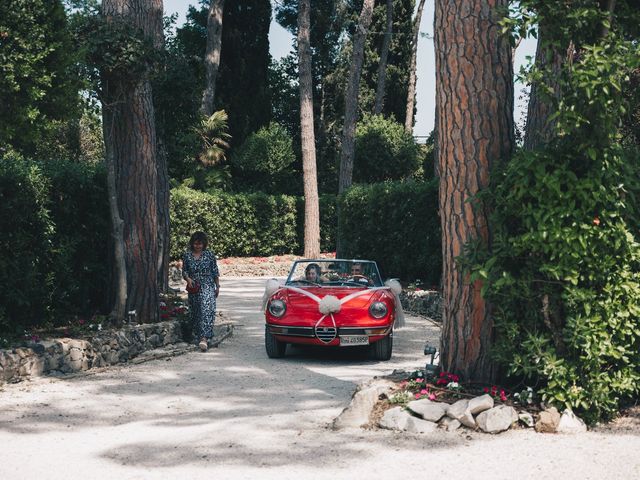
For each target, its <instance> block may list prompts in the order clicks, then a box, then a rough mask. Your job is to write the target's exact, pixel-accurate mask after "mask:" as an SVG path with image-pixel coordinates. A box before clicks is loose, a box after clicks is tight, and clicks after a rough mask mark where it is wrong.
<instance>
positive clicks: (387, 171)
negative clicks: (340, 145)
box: [353, 115, 420, 183]
mask: <svg viewBox="0 0 640 480" xmlns="http://www.w3.org/2000/svg"><path fill="white" fill-rule="evenodd" d="M355 149H356V153H355V160H354V166H353V180H354V182H360V183H374V182H382V181H385V180H400V179H403V178H408V177H410V176H412V175H413V174H414V173H415V172H416V171H417V170H418V169H419V167H420V165H419V160H418V146H417V145H416V143H415V142H414V140H413V136H412V135H411V133H409V132H407V131H406V130H405V129H404V126H402V125H401V124H399V123H397V122H395V121H393V120H389V119H386V118H384V117H383V116H382V115H365V116H364V118H363V119H362V121H360V122H359V123H358V126H357V128H356V146H355Z"/></svg>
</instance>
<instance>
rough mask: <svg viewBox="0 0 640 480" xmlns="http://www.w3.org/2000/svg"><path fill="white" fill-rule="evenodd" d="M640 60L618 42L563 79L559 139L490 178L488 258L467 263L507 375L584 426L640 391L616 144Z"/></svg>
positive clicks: (625, 183) (635, 288) (638, 341)
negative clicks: (628, 85)
mask: <svg viewBox="0 0 640 480" xmlns="http://www.w3.org/2000/svg"><path fill="white" fill-rule="evenodd" d="M638 58H639V57H638V55H637V46H636V45H631V46H630V45H628V44H625V43H621V44H616V43H615V42H614V43H610V44H609V43H607V44H606V45H604V46H590V47H584V48H582V49H581V52H580V58H579V59H577V61H576V62H575V63H574V64H573V65H572V69H571V70H568V71H567V72H565V76H564V77H562V78H563V83H562V84H561V85H562V88H563V92H562V102H561V103H560V104H559V105H558V111H557V115H556V119H557V132H558V135H557V137H556V138H555V139H554V140H553V141H551V142H549V144H548V145H546V146H544V147H542V148H540V149H539V150H537V151H533V152H526V151H521V152H519V153H517V154H516V155H515V156H514V158H513V159H512V160H511V161H510V162H509V164H508V165H506V167H505V168H504V171H502V172H498V174H497V175H495V176H494V177H493V178H494V180H495V184H494V186H493V187H492V189H491V190H489V191H487V192H485V193H484V194H483V195H482V196H481V199H483V200H484V201H485V202H486V205H488V206H489V208H491V209H492V211H493V213H492V215H491V225H492V231H493V242H492V246H491V250H488V249H487V248H486V247H480V248H476V247H477V246H474V245H470V246H469V248H468V251H467V255H466V261H468V262H470V263H471V264H472V265H473V267H472V271H473V276H472V279H480V280H482V281H483V285H484V287H483V294H484V295H485V297H486V298H488V299H489V301H490V302H491V303H492V304H493V305H494V312H495V325H496V333H497V337H496V344H495V348H494V352H493V353H494V355H495V357H496V358H497V359H498V361H499V362H500V363H501V364H502V365H503V366H504V368H505V370H506V373H507V374H508V375H511V376H513V377H515V378H516V379H517V380H520V379H522V378H523V377H524V378H526V379H530V380H532V381H533V383H536V384H537V385H539V392H540V393H541V394H542V398H543V400H544V401H545V402H547V403H548V404H553V405H556V406H558V407H559V408H560V409H564V408H571V409H573V410H574V411H576V413H579V414H580V415H582V416H583V417H584V418H585V420H587V421H588V422H591V423H592V422H595V421H597V420H599V419H601V418H608V417H611V416H613V415H614V414H615V413H616V412H617V410H618V409H619V408H620V406H621V404H622V403H623V402H625V401H631V400H633V399H635V398H637V397H638V394H639V393H640V329H639V328H638V325H639V324H640V244H639V243H638V221H639V218H640V209H639V204H638V199H639V198H640V185H639V180H638V179H639V178H640V175H639V173H640V162H639V161H638V158H640V156H639V154H638V151H637V149H636V148H630V147H628V146H627V147H622V146H621V144H620V141H619V140H620V137H619V135H618V126H619V125H620V121H619V119H620V118H622V117H623V116H624V114H625V112H626V111H627V109H626V106H625V104H624V101H623V97H622V96H621V95H620V93H619V91H621V90H624V86H625V82H626V81H628V77H627V72H628V69H629V66H633V67H634V68H637V66H638ZM594 92H598V93H597V94H594Z"/></svg>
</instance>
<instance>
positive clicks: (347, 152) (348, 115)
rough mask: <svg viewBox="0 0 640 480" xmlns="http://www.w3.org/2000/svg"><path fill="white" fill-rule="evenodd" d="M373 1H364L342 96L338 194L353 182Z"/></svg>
mask: <svg viewBox="0 0 640 480" xmlns="http://www.w3.org/2000/svg"><path fill="white" fill-rule="evenodd" d="M374 3H375V1H374V0H364V3H363V5H362V11H361V12H360V18H359V20H358V27H357V29H356V33H355V34H354V36H353V54H352V56H351V68H350V69H349V83H348V84H347V90H346V92H345V96H344V126H343V128H342V151H341V154H340V176H339V181H338V193H342V192H344V191H345V190H346V189H347V188H349V187H350V186H351V182H352V181H353V157H354V154H355V151H354V146H355V134H356V121H357V116H358V95H359V91H360V74H361V73H362V63H363V61H364V42H365V40H366V38H367V32H368V30H369V26H370V25H371V18H372V16H373V6H374Z"/></svg>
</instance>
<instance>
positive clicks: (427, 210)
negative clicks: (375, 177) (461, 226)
mask: <svg viewBox="0 0 640 480" xmlns="http://www.w3.org/2000/svg"><path fill="white" fill-rule="evenodd" d="M339 201H340V202H341V209H342V218H341V224H340V225H341V229H342V231H343V234H344V242H345V254H346V255H347V256H348V257H353V258H366V259H370V260H375V261H377V263H378V265H379V267H380V269H381V271H382V272H381V273H382V275H383V276H385V277H400V278H403V279H411V280H413V279H420V280H424V281H426V282H428V283H429V284H431V285H439V284H440V275H441V270H442V258H441V253H440V252H441V245H440V242H441V235H440V218H439V216H438V182H437V180H433V181H430V182H416V181H408V182H385V183H379V184H374V185H355V186H353V187H352V188H351V189H349V190H348V191H347V192H346V194H345V195H343V196H342V198H341V199H340V200H339Z"/></svg>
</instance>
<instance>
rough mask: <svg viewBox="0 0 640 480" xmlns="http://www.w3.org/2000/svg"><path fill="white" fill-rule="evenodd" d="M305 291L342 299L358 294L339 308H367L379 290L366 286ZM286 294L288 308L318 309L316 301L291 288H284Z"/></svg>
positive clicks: (315, 288)
mask: <svg viewBox="0 0 640 480" xmlns="http://www.w3.org/2000/svg"><path fill="white" fill-rule="evenodd" d="M304 290H305V291H307V292H309V293H311V294H313V295H315V296H316V297H318V298H320V299H322V298H324V297H326V296H327V295H332V296H334V297H336V298H337V299H338V300H342V299H343V298H345V297H347V296H349V295H352V294H355V293H357V294H359V295H358V296H357V297H355V298H352V299H350V300H348V301H347V302H346V303H344V304H343V305H342V306H341V310H344V309H352V308H367V307H368V305H369V304H370V303H371V301H372V300H373V298H374V297H377V296H379V294H380V290H372V289H367V288H330V287H319V288H318V287H314V288H305V289H304ZM286 296H287V305H288V306H289V308H296V309H297V308H300V309H304V310H312V311H316V312H317V311H318V302H316V301H315V300H314V299H312V298H309V296H307V295H305V294H303V293H300V292H297V291H295V290H292V289H291V288H286Z"/></svg>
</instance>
